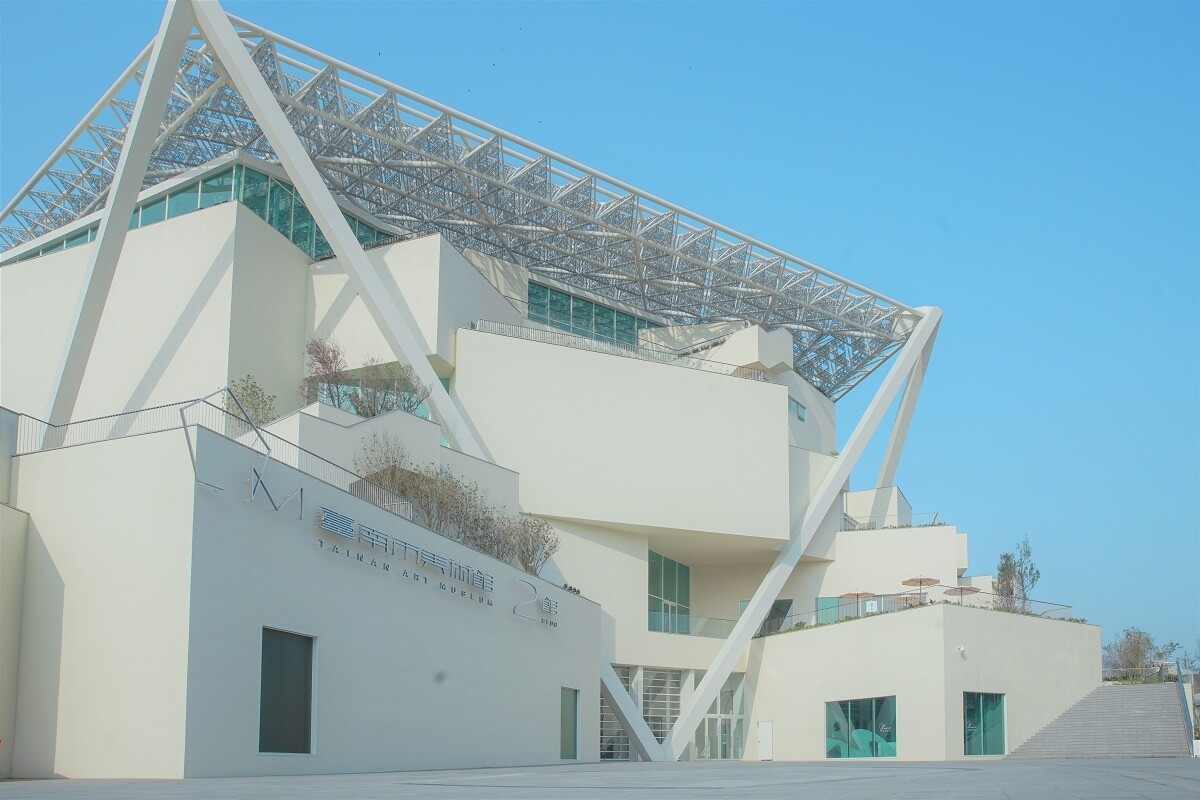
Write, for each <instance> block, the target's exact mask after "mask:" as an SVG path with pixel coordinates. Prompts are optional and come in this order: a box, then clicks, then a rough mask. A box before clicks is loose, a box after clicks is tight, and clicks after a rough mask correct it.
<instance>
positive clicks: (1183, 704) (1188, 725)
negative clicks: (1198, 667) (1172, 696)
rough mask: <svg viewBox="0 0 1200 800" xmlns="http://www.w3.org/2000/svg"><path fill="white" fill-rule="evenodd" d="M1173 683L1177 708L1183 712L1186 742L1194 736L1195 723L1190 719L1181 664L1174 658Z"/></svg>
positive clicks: (1189, 741) (1190, 740) (1190, 713)
mask: <svg viewBox="0 0 1200 800" xmlns="http://www.w3.org/2000/svg"><path fill="white" fill-rule="evenodd" d="M1175 675H1176V676H1177V677H1176V679H1175V685H1176V687H1178V689H1179V710H1180V711H1182V712H1183V729H1184V731H1185V732H1186V733H1187V740H1188V744H1191V742H1192V741H1193V740H1195V738H1196V723H1195V721H1194V720H1193V719H1192V710H1191V709H1190V708H1188V701H1187V690H1186V689H1184V688H1183V664H1182V662H1180V661H1179V659H1176V660H1175Z"/></svg>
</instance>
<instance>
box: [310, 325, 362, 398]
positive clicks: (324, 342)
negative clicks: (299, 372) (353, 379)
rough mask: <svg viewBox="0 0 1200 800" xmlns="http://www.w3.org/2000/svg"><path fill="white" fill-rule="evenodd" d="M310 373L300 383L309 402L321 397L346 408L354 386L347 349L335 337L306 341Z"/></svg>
mask: <svg viewBox="0 0 1200 800" xmlns="http://www.w3.org/2000/svg"><path fill="white" fill-rule="evenodd" d="M304 355H305V360H306V362H307V366H308V375H306V376H305V378H304V380H303V381H301V383H300V395H301V396H302V397H303V398H304V402H306V403H314V402H317V401H320V402H323V403H328V404H329V405H331V406H334V407H336V408H341V409H346V408H347V406H348V405H349V403H350V395H351V393H352V392H351V388H350V387H349V386H348V385H347V384H348V383H349V381H350V379H349V375H347V369H346V352H345V351H344V350H343V349H342V346H341V345H339V344H338V343H337V341H336V340H335V339H333V338H330V337H326V338H324V339H309V340H308V341H307V342H305V343H304Z"/></svg>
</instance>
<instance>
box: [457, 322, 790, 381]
mask: <svg viewBox="0 0 1200 800" xmlns="http://www.w3.org/2000/svg"><path fill="white" fill-rule="evenodd" d="M471 330H475V331H481V332H483V333H495V334H499V335H501V336H511V337H513V338H515V339H524V340H526V341H530V342H542V343H544V344H555V345H560V346H562V347H573V348H575V349H576V350H590V351H591V352H593V353H604V354H606V355H610V356H623V357H624V358H636V359H640V360H642V361H654V362H657V363H659V364H670V365H672V366H676V367H687V368H689V369H699V370H703V371H705V372H715V373H717V374H718V375H732V376H734V377H735V378H747V379H749V380H754V381H765V380H766V379H767V376H766V374H765V373H764V372H763V371H762V370H761V369H755V368H753V367H739V366H737V365H735V364H725V363H723V362H720V361H709V360H707V359H702V358H692V357H690V356H687V355H683V354H680V353H676V352H674V351H672V350H666V349H656V348H652V347H645V346H642V345H633V344H622V343H620V342H609V341H604V340H602V339H591V338H589V337H587V336H580V335H579V334H575V333H567V332H566V331H548V330H542V329H541V328H529V327H526V326H523V325H513V324H511V323H508V322H492V321H491V320H485V319H481V320H478V321H477V322H472V323H471Z"/></svg>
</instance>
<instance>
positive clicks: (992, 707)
mask: <svg viewBox="0 0 1200 800" xmlns="http://www.w3.org/2000/svg"><path fill="white" fill-rule="evenodd" d="M963 753H964V754H965V755H968V756H1002V755H1004V695H1002V694H985V693H981V692H965V693H963Z"/></svg>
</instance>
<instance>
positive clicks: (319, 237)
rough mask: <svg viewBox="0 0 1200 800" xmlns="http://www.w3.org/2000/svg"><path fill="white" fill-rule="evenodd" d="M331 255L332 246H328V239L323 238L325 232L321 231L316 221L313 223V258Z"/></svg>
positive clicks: (319, 258)
mask: <svg viewBox="0 0 1200 800" xmlns="http://www.w3.org/2000/svg"><path fill="white" fill-rule="evenodd" d="M332 255H333V247H331V246H330V244H329V240H328V239H326V238H325V234H323V233H321V229H320V228H318V227H317V226H316V223H313V258H315V259H317V260H318V261H320V260H321V259H323V258H329V257H330V256H332Z"/></svg>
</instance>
